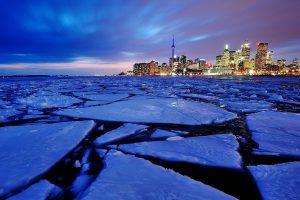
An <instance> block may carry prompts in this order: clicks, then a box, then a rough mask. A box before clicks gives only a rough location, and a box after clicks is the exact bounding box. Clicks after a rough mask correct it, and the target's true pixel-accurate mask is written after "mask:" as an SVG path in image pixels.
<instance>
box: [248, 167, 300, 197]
mask: <svg viewBox="0 0 300 200" xmlns="http://www.w3.org/2000/svg"><path fill="white" fill-rule="evenodd" d="M248 169H249V170H250V172H251V174H252V176H253V177H254V179H255V181H256V183H257V185H258V188H259V190H260V192H261V195H262V197H263V199H265V200H269V199H270V200H282V199H290V200H298V199H300V193H299V187H300V173H299V171H300V162H291V163H284V164H277V165H258V166H250V167H248Z"/></svg>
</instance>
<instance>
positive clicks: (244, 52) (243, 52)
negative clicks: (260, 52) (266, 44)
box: [241, 40, 250, 60]
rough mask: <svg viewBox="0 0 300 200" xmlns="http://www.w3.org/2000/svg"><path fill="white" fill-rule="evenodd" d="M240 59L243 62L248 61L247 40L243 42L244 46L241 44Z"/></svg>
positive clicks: (248, 49) (248, 45)
mask: <svg viewBox="0 0 300 200" xmlns="http://www.w3.org/2000/svg"><path fill="white" fill-rule="evenodd" d="M241 47H242V49H241V50H242V57H243V58H244V60H249V59H250V43H249V42H248V40H246V41H245V43H244V44H242V46H241Z"/></svg>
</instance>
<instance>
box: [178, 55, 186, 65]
mask: <svg viewBox="0 0 300 200" xmlns="http://www.w3.org/2000/svg"><path fill="white" fill-rule="evenodd" d="M179 62H180V63H181V64H183V65H185V64H186V56H185V55H181V56H180V57H179Z"/></svg>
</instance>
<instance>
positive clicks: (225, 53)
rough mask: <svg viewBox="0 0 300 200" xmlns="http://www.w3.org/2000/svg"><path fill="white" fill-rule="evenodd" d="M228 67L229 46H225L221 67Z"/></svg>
mask: <svg viewBox="0 0 300 200" xmlns="http://www.w3.org/2000/svg"><path fill="white" fill-rule="evenodd" d="M229 65H230V53H229V46H228V44H226V46H225V50H224V52H223V56H222V66H223V67H228V66H229Z"/></svg>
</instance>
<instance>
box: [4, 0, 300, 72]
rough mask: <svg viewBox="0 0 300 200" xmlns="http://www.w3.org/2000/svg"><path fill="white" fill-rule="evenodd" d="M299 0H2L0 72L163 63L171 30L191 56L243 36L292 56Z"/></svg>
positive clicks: (210, 57)
mask: <svg viewBox="0 0 300 200" xmlns="http://www.w3.org/2000/svg"><path fill="white" fill-rule="evenodd" d="M170 4H171V5H170ZM221 4H222V5H221ZM299 5H300V3H299V1H296V0H291V1H289V2H282V1H279V0H275V1H274V0H273V1H271V0H264V1H263V2H261V1H252V0H251V1H250V0H249V1H242V2H241V1H238V3H237V1H235V0H230V1H228V2H226V4H224V3H221V1H217V0H215V1H202V2H199V1H194V0H188V1H185V2H181V1H176V2H174V1H172V2H170V1H166V2H159V1H151V2H146V1H129V2H126V3H124V2H122V1H118V0H116V1H109V2H99V1H89V2H88V3H86V2H85V3H83V2H81V1H75V2H73V3H72V4H70V3H69V2H67V1H43V2H36V1H32V0H28V1H26V2H25V1H24V2H21V3H19V2H18V4H16V3H15V2H13V1H11V2H6V3H5V4H3V6H2V7H1V8H0V11H1V17H2V19H5V20H1V22H0V26H1V27H2V30H3V31H1V33H0V36H1V37H0V44H1V45H0V71H1V74H0V75H14V74H24V75H26V74H50V75H51V74H69V75H94V74H114V73H118V72H120V71H126V70H130V69H131V68H132V66H133V64H134V63H137V62H143V61H150V60H156V61H158V62H160V63H162V62H167V61H168V59H169V58H170V57H171V55H170V47H171V44H172V43H171V42H172V41H171V38H172V35H173V34H174V35H175V38H176V44H175V45H176V51H175V54H176V55H182V54H184V55H187V56H188V57H189V58H191V59H196V58H204V59H206V60H207V61H208V62H210V63H212V64H215V56H216V55H219V54H220V53H221V52H222V51H223V50H224V46H225V44H229V49H230V50H236V49H239V48H240V45H241V44H242V43H243V42H244V41H245V40H248V41H249V43H250V44H251V52H250V53H251V54H250V55H251V58H253V57H254V56H255V54H256V43H257V42H268V43H269V44H271V46H270V47H269V50H271V51H274V55H273V56H274V59H275V60H276V59H282V58H285V59H287V61H288V63H291V62H292V59H294V58H299V57H300V56H299V52H300V46H299V45H298V44H299V42H300V37H299V35H300V28H299V26H296V25H295V24H300V18H299V14H298V12H297V8H298V7H299ZM16 13H17V14H16ZM278 13H280V15H279V14H278Z"/></svg>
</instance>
